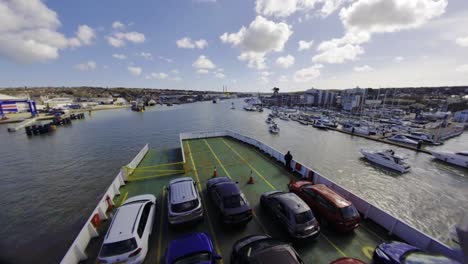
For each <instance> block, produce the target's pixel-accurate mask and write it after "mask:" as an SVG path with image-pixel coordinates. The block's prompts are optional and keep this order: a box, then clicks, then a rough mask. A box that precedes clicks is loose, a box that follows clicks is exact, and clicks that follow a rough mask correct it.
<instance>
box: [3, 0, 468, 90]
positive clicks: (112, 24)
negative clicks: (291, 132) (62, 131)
mask: <svg viewBox="0 0 468 264" xmlns="http://www.w3.org/2000/svg"><path fill="white" fill-rule="evenodd" d="M467 24H468V1H454V0H256V1H253V0H252V1H243V0H240V1H227V0H167V1H156V0H138V1H130V0H100V1H95V0H80V1H63V0H0V86H1V87H8V86H81V85H92V86H105V87H106V86H107V87H121V86H123V87H147V88H169V89H194V90H221V89H222V86H223V85H227V86H228V87H229V89H230V90H234V91H252V92H257V91H260V92H266V91H270V90H271V88H272V87H274V86H277V87H280V89H281V90H282V91H297V90H303V89H308V88H311V87H316V88H319V89H345V88H352V87H355V86H360V87H375V88H377V87H394V86H398V87H401V86H438V85H468V27H466V25H467ZM300 41H302V42H303V43H302V48H301V49H300V50H299V42H300Z"/></svg>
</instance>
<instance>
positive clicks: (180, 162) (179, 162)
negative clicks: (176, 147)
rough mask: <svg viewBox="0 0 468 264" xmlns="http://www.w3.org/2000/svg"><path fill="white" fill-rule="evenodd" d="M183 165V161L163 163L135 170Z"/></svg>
mask: <svg viewBox="0 0 468 264" xmlns="http://www.w3.org/2000/svg"><path fill="white" fill-rule="evenodd" d="M182 163H184V162H183V161H178V162H173V163H165V164H158V165H151V166H142V167H140V166H138V167H137V169H142V168H155V167H162V166H170V165H177V164H182Z"/></svg>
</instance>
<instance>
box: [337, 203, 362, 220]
mask: <svg viewBox="0 0 468 264" xmlns="http://www.w3.org/2000/svg"><path fill="white" fill-rule="evenodd" d="M340 211H341V215H342V216H343V218H344V219H350V218H354V217H357V216H359V212H358V211H357V210H356V207H354V205H350V206H348V207H343V208H340Z"/></svg>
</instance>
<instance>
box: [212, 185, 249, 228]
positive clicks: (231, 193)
mask: <svg viewBox="0 0 468 264" xmlns="http://www.w3.org/2000/svg"><path fill="white" fill-rule="evenodd" d="M206 190H207V192H208V195H209V197H210V199H211V201H213V203H214V205H215V206H216V208H217V210H218V211H219V213H220V214H221V217H222V220H223V222H224V223H226V224H239V223H247V222H249V221H250V220H252V208H251V207H250V204H249V202H248V201H247V199H246V198H245V196H244V194H243V193H242V191H241V190H240V189H239V187H238V186H237V183H235V182H233V181H232V180H231V179H229V178H227V177H218V178H212V179H210V180H208V182H207V183H206Z"/></svg>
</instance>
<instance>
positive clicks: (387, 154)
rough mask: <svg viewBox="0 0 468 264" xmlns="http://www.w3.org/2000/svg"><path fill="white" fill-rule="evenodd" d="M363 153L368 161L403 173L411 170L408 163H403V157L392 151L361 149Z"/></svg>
mask: <svg viewBox="0 0 468 264" xmlns="http://www.w3.org/2000/svg"><path fill="white" fill-rule="evenodd" d="M361 153H362V155H364V157H365V158H366V159H367V160H369V161H371V162H373V163H376V164H379V165H381V166H384V167H387V168H390V169H393V170H396V171H399V172H401V173H404V172H408V171H409V170H410V168H411V166H410V165H409V164H408V163H406V162H404V161H403V160H404V158H403V157H400V156H398V155H396V154H395V152H394V151H393V150H391V149H387V150H383V151H372V150H364V149H361Z"/></svg>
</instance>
